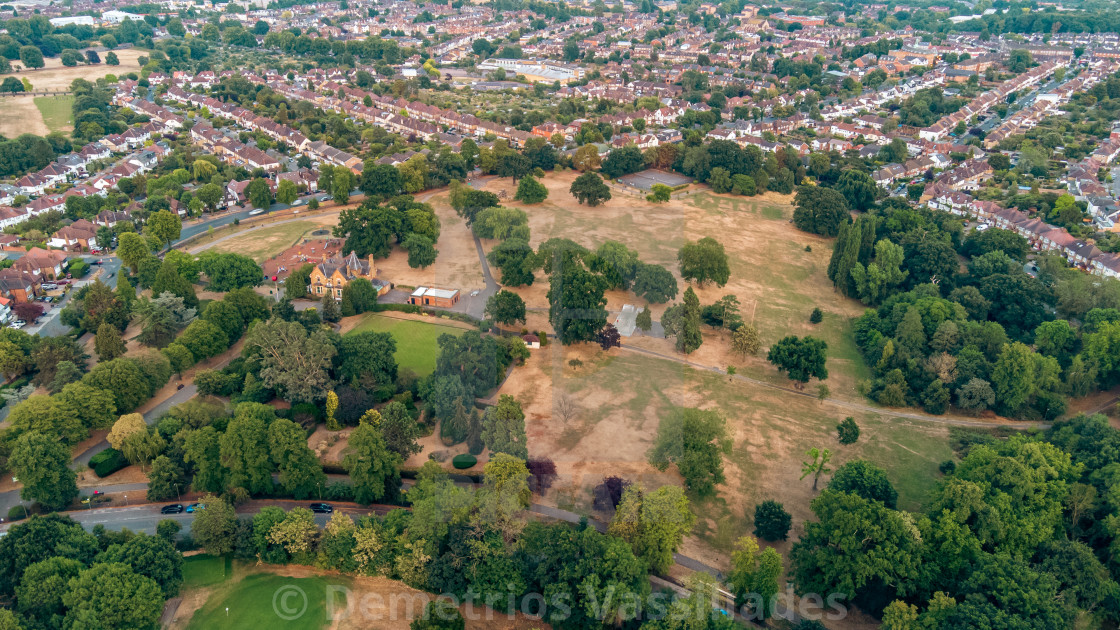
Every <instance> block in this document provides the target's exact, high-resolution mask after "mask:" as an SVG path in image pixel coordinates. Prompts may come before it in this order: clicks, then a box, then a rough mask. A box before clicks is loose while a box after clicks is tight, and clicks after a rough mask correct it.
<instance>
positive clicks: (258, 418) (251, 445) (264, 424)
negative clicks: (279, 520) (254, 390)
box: [220, 402, 275, 494]
mask: <svg viewBox="0 0 1120 630" xmlns="http://www.w3.org/2000/svg"><path fill="white" fill-rule="evenodd" d="M274 417H275V414H274V413H273V411H272V408H271V407H268V406H266V405H261V404H259V403H249V402H245V403H241V404H239V405H238V406H237V411H236V413H235V415H234V417H233V419H232V420H230V421H229V425H228V426H227V428H226V432H225V433H223V434H222V437H221V440H220V445H221V457H222V465H223V466H225V467H226V469H227V470H228V471H229V486H230V487H231V488H244V489H245V490H246V491H247V492H249V493H250V494H261V493H264V492H268V491H270V490H272V462H271V461H270V458H269V449H268V447H269V444H268V423H269V422H270V421H271V420H272V418H274Z"/></svg>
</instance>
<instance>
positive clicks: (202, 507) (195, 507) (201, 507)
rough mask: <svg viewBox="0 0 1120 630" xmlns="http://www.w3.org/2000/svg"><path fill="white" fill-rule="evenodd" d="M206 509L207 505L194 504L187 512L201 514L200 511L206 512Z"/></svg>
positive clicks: (188, 507)
mask: <svg viewBox="0 0 1120 630" xmlns="http://www.w3.org/2000/svg"><path fill="white" fill-rule="evenodd" d="M205 509H206V504H204V503H192V504H190V505H188V506H187V512H188V513H190V512H199V511H201V510H205Z"/></svg>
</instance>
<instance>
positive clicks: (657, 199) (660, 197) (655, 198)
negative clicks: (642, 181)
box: [646, 184, 673, 203]
mask: <svg viewBox="0 0 1120 630" xmlns="http://www.w3.org/2000/svg"><path fill="white" fill-rule="evenodd" d="M672 194H673V189H672V188H669V187H668V186H666V185H665V184H654V185H653V186H652V187H651V188H650V193H649V194H648V195H646V201H648V202H650V203H665V202H666V201H669V199H670V198H671V196H672Z"/></svg>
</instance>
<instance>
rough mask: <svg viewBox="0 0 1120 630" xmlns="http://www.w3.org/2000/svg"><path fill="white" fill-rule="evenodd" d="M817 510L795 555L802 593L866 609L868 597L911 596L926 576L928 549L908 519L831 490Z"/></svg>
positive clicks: (792, 555) (815, 502) (815, 504)
mask: <svg viewBox="0 0 1120 630" xmlns="http://www.w3.org/2000/svg"><path fill="white" fill-rule="evenodd" d="M812 508H813V512H814V513H815V514H816V515H817V518H818V522H809V523H806V525H805V533H804V534H803V535H802V536H801V539H800V540H799V541H798V542H796V543H794V545H793V548H792V549H791V551H790V561H791V564H792V571H791V573H792V575H793V576H794V581H795V583H796V584H797V589H798V592H799V593H807V592H818V593H832V592H840V593H844V594H846V595H847V596H848V597H849V598H854V599H855V601H856V603H861V602H862V603H864V604H867V603H868V602H865V600H864V597H865V596H870V597H871V598H872V601H890V600H891V599H894V598H895V597H894V595H896V594H907V593H908V592H909V591H908V589H910V588H912V586H911V585H912V584H914V581H915V580H917V579H919V576H921V575H922V565H923V560H924V558H923V554H922V553H921V544H922V543H921V541H919V539H918V535H919V534H918V529H917V528H916V527H915V526H914V523H913V520H912V519H911V518H909V517H908V515H905V514H902V513H900V512H896V511H894V510H891V509H889V508H887V507H886V506H884V505H883V504H882V503H878V502H874V501H868V500H866V499H864V498H862V497H859V496H857V495H854V494H848V493H844V492H835V491H833V490H828V489H826V490H825V491H824V492H822V493H821V495H820V496H819V497H817V498H816V499H814V500H813V502H812ZM880 605H882V604H880ZM869 609H871V607H869Z"/></svg>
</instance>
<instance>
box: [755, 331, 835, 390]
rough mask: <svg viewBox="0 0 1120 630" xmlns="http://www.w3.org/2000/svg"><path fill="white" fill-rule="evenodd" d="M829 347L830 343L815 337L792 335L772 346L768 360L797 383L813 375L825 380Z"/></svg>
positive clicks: (806, 380) (804, 381)
mask: <svg viewBox="0 0 1120 630" xmlns="http://www.w3.org/2000/svg"><path fill="white" fill-rule="evenodd" d="M827 349H828V344H826V343H825V342H824V341H822V340H820V339H817V338H815V337H808V336H806V337H803V338H800V339H799V338H797V337H795V336H792V335H790V336H788V337H784V338H782V340H781V341H779V342H778V343H776V344H774V345H772V346H770V352H769V353H768V354H767V355H766V360H768V361H769V362H770V363H773V364H774V366H775V367H777V368H778V370H779V371H782V372H786V373H787V374H788V375H789V378H790V380H793V381H795V382H797V383H800V384H804V383H808V382H809V379H811V378H813V377H816V378H819V379H820V380H822V381H823V380H824V379H826V378H828V368H826V367H825V359H826V350H827Z"/></svg>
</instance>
